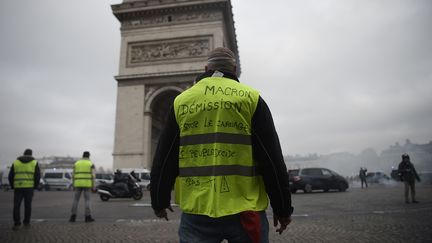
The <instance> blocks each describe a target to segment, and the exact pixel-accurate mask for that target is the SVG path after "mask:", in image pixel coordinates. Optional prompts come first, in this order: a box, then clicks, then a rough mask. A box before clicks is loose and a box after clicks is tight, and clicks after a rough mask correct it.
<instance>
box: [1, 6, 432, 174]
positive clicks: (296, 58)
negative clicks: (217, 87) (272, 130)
mask: <svg viewBox="0 0 432 243" xmlns="http://www.w3.org/2000/svg"><path fill="white" fill-rule="evenodd" d="M120 2H121V1H120V0H117V1H114V0H111V1H102V0H99V1H88V0H74V1H58V0H38V1H34V0H25V1H24V0H20V1H16V0H5V1H1V2H0V33H1V34H0V75H1V76H0V79H1V83H0V84H1V86H0V117H1V119H0V162H1V163H3V164H6V163H7V164H9V163H11V162H12V161H13V160H14V159H15V158H16V156H17V155H19V154H22V152H23V151H24V149H25V148H32V149H33V150H34V155H35V156H36V157H41V156H50V155H57V156H66V155H70V156H81V154H82V151H84V150H90V151H91V153H92V159H93V161H94V162H95V163H96V165H97V166H100V165H102V166H105V167H111V166H112V156H111V154H112V151H113V141H114V117H115V105H116V91H117V88H116V81H115V80H114V78H113V76H115V75H117V74H118V63H119V54H120V50H119V49H120V30H119V27H120V24H119V22H118V21H117V19H116V18H115V17H114V16H113V15H112V12H111V8H110V4H114V3H120ZM232 4H233V12H234V20H235V27H236V31H237V41H238V45H239V52H240V60H241V67H242V75H241V77H240V80H241V82H243V83H246V84H249V85H251V86H253V87H255V88H257V89H258V90H260V92H261V95H262V97H263V98H264V99H265V100H266V102H267V103H268V105H269V106H270V109H271V111H272V113H273V117H274V121H275V124H276V129H277V130H278V133H279V138H280V140H281V144H282V147H283V151H284V153H285V154H308V153H319V154H328V153H333V152H342V151H347V152H352V153H359V152H361V151H362V150H363V149H364V148H367V147H372V148H374V149H376V150H377V151H378V152H380V151H381V150H383V149H385V148H387V147H388V145H390V144H393V143H395V142H397V141H399V142H401V143H402V142H404V140H405V139H406V138H410V139H411V141H412V142H414V143H427V142H429V141H430V140H432V129H431V128H432V1H429V0H423V1H421V0H416V1H407V0H369V1H368V0H356V1H354V0H338V1H336V0H334V1H327V0H316V1H308V0H298V1H291V0H267V1H262V0H260V1H259V0H233V1H232Z"/></svg>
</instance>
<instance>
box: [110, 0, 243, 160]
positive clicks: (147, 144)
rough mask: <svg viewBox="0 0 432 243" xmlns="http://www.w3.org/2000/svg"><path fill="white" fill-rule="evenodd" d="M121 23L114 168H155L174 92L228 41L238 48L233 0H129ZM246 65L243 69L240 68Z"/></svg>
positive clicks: (120, 12) (119, 8) (118, 11)
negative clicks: (208, 55) (152, 164)
mask: <svg viewBox="0 0 432 243" xmlns="http://www.w3.org/2000/svg"><path fill="white" fill-rule="evenodd" d="M111 7H112V11H113V13H114V15H115V16H116V17H117V19H118V20H119V21H120V23H121V28H120V30H121V49H120V67H119V74H118V75H117V76H116V77H115V79H116V80H117V110H116V120H115V139H114V152H113V156H114V164H113V167H114V168H151V162H152V161H151V159H152V157H153V153H154V150H155V148H156V145H157V141H158V138H159V135H160V133H161V130H162V129H163V123H164V119H165V115H166V114H167V111H168V109H169V108H170V106H171V104H172V101H173V100H174V98H175V97H176V96H177V95H178V94H179V93H180V92H182V91H183V90H185V89H186V88H188V87H190V86H191V85H192V84H193V81H194V79H195V77H196V76H197V75H198V74H199V73H201V72H203V68H204V65H205V61H206V56H207V54H208V53H209V51H211V50H212V49H214V48H215V47H220V46H225V47H228V48H230V49H232V50H233V51H234V52H235V53H236V54H237V59H238V49H237V40H236V35H235V29H234V21H233V14H232V6H231V2H230V0H124V1H123V2H122V3H121V4H115V5H112V6H111ZM239 70H240V69H239Z"/></svg>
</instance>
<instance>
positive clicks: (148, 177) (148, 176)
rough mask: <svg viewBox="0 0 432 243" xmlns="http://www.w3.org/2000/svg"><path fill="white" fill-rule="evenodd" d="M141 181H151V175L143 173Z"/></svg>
mask: <svg viewBox="0 0 432 243" xmlns="http://www.w3.org/2000/svg"><path fill="white" fill-rule="evenodd" d="M141 179H143V180H150V173H141Z"/></svg>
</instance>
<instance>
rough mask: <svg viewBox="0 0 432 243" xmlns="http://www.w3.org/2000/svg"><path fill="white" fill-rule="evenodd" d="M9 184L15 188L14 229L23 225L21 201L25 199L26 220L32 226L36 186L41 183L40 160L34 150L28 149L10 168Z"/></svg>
mask: <svg viewBox="0 0 432 243" xmlns="http://www.w3.org/2000/svg"><path fill="white" fill-rule="evenodd" d="M8 179H9V185H10V186H11V188H12V189H13V190H14V206H13V220H14V226H13V228H12V229H14V230H17V229H18V228H19V227H20V226H21V203H22V201H23V200H24V220H23V224H24V226H26V227H29V226H30V219H31V211H32V201H33V192H34V188H36V187H37V186H38V185H39V181H40V169H39V165H38V162H37V161H36V160H35V158H33V151H32V150H31V149H26V150H25V151H24V154H23V155H22V156H20V157H18V158H17V159H16V160H15V161H14V162H13V164H12V166H11V168H10V170H9V176H8Z"/></svg>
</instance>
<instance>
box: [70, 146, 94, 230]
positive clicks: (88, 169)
mask: <svg viewBox="0 0 432 243" xmlns="http://www.w3.org/2000/svg"><path fill="white" fill-rule="evenodd" d="M94 170H95V166H94V164H93V163H92V162H91V161H90V152H88V151H85V152H84V153H83V157H82V159H80V160H78V161H77V162H75V165H74V171H73V188H74V191H75V193H74V199H73V204H72V215H71V217H70V219H69V222H75V220H76V215H77V210H78V203H79V200H80V197H81V193H84V200H85V222H93V221H94V219H93V218H92V216H91V205H90V193H91V191H94V190H95V187H94V186H95V184H94V178H95V172H94Z"/></svg>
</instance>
